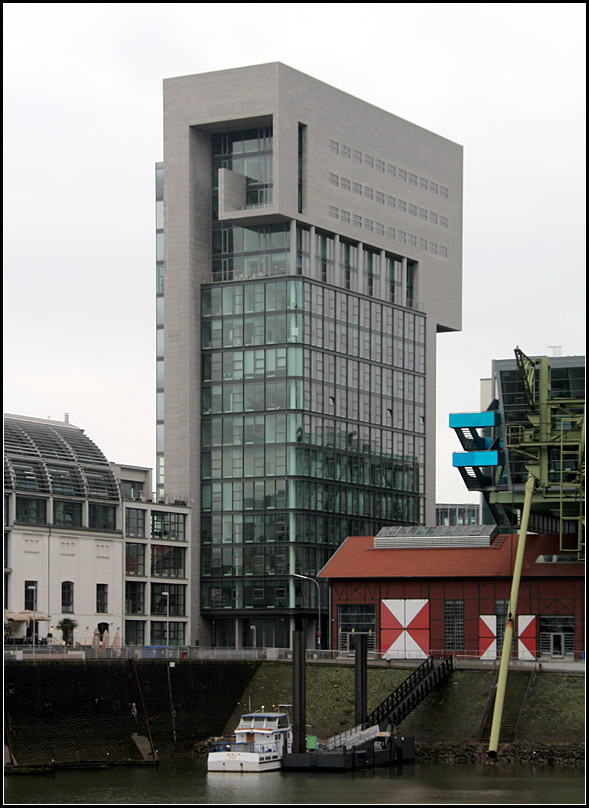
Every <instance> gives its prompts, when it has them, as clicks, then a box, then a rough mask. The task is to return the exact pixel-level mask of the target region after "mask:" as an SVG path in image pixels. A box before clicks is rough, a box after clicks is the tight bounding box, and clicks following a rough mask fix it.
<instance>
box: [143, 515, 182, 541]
mask: <svg viewBox="0 0 589 808" xmlns="http://www.w3.org/2000/svg"><path fill="white" fill-rule="evenodd" d="M151 536H152V538H154V539H166V540H168V541H185V540H186V516H185V514H183V513H167V512H163V511H162V512H155V513H152V514H151Z"/></svg>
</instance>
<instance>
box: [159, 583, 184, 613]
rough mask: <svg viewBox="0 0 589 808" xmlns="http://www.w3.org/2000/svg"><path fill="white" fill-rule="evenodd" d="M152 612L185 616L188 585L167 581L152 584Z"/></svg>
mask: <svg viewBox="0 0 589 808" xmlns="http://www.w3.org/2000/svg"><path fill="white" fill-rule="evenodd" d="M166 592H167V593H168V594H167V595H166V594H165V593H166ZM168 598H169V601H170V602H169V603H168ZM151 613H152V614H161V615H167V614H170V616H172V615H173V616H174V617H184V615H185V614H186V585H185V584H167V583H166V584H152V585H151Z"/></svg>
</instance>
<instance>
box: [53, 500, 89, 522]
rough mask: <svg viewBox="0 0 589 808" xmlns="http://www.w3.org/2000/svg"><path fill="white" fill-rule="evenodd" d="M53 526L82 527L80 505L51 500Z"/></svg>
mask: <svg viewBox="0 0 589 808" xmlns="http://www.w3.org/2000/svg"><path fill="white" fill-rule="evenodd" d="M53 524H54V525H59V526H60V527H82V503H81V502H66V501H62V500H59V499H55V500H53Z"/></svg>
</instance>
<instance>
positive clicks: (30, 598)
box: [25, 581, 37, 612]
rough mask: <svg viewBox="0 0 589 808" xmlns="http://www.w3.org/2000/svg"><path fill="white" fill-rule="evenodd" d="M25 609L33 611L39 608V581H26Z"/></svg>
mask: <svg viewBox="0 0 589 808" xmlns="http://www.w3.org/2000/svg"><path fill="white" fill-rule="evenodd" d="M25 609H27V610H28V611H31V612H34V611H36V609H37V581H25Z"/></svg>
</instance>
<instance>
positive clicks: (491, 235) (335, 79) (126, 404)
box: [3, 3, 586, 502]
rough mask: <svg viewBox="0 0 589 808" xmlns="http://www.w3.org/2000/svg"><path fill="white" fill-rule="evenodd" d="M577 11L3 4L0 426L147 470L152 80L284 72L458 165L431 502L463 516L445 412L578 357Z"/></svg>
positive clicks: (581, 224)
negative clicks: (369, 106) (363, 109)
mask: <svg viewBox="0 0 589 808" xmlns="http://www.w3.org/2000/svg"><path fill="white" fill-rule="evenodd" d="M585 14H586V12H585V4H584V3H411V4H406V3H362V4H360V3H344V4H336V3H280V4H273V3H250V4H243V3H223V4H209V3H167V4H160V3H147V4H129V3H50V4H49V3H48V4H45V3H42V4H41V3H4V5H3V16H4V324H5V325H4V411H5V412H11V413H18V414H21V415H30V416H36V417H41V418H46V417H49V416H50V417H53V418H56V419H63V417H64V413H66V412H67V413H69V417H70V421H71V422H72V423H74V424H75V425H76V426H80V427H82V428H83V429H84V430H85V431H86V433H87V434H88V436H89V437H90V438H91V439H92V440H94V441H95V443H97V444H98V446H99V447H100V448H101V449H102V450H103V451H104V452H105V454H106V455H107V456H108V458H109V459H110V460H112V461H115V462H123V463H132V464H137V465H144V466H150V467H153V466H154V464H155V253H154V248H155V235H154V212H155V205H154V164H155V162H156V161H158V160H161V159H162V157H163V154H162V80H163V79H164V78H167V77H171V76H180V75H186V74H191V73H201V72H206V71H210V70H220V69H225V68H231V67H241V66H245V65H249V64H259V63H264V62H273V61H281V62H284V63H285V64H287V65H289V66H290V67H293V68H295V69H297V70H300V71H303V72H305V73H308V74H310V75H312V76H313V77H315V78H317V79H319V80H321V81H324V82H327V83H328V84H331V85H333V86H335V87H337V88H339V89H341V90H344V91H346V92H348V93H351V94H352V95H356V96H358V97H359V98H362V99H363V100H365V101H368V102H370V103H373V104H375V105H377V106H379V107H382V108H383V109H385V110H387V111H389V112H392V113H394V114H395V115H398V116H400V117H402V118H406V119H407V120H409V121H412V122H414V123H416V124H419V125H420V126H423V127H425V128H427V129H430V130H432V131H434V132H436V133H437V134H439V135H442V136H444V137H446V138H449V139H450V140H454V141H456V142H457V143H460V144H461V145H462V146H463V147H464V255H463V259H464V261H463V270H464V297H463V331H462V332H460V333H456V334H441V335H440V336H439V338H438V404H437V422H438V439H437V445H438V457H437V480H438V490H437V497H436V498H437V501H438V502H459V501H477V497H476V496H474V495H472V494H468V493H467V492H466V490H465V488H464V486H463V483H462V480H461V478H460V475H459V474H458V472H457V471H455V470H454V469H452V466H451V456H452V452H453V451H459V450H460V446H459V444H458V441H457V439H456V437H455V436H454V435H453V433H451V432H450V430H449V428H448V414H449V413H450V412H465V411H473V410H477V409H479V407H480V396H479V387H480V385H479V380H480V378H482V377H485V376H489V375H490V371H491V361H492V359H494V358H496V359H502V358H510V357H512V356H513V349H514V348H515V347H516V346H517V345H519V346H520V347H521V348H522V349H523V350H524V351H525V353H527V354H528V355H533V354H543V353H546V354H548V355H550V354H551V353H552V351H553V349H552V347H550V346H554V345H558V346H561V349H562V353H563V354H584V353H585V267H584V262H585V214H586V211H585V113H586V109H585V71H586V63H585V41H586V40H585Z"/></svg>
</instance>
